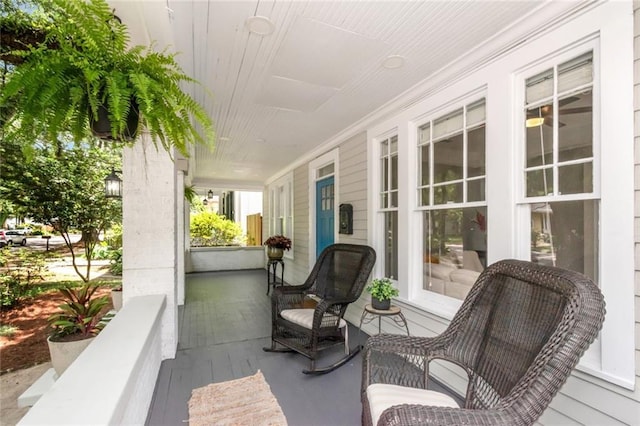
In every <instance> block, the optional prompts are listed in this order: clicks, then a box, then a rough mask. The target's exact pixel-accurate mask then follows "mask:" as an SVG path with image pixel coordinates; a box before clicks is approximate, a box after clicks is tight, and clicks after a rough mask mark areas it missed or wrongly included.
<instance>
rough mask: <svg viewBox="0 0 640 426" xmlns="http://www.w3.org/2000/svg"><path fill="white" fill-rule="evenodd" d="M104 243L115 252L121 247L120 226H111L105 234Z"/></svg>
mask: <svg viewBox="0 0 640 426" xmlns="http://www.w3.org/2000/svg"><path fill="white" fill-rule="evenodd" d="M104 242H105V243H106V244H107V245H108V246H109V247H111V248H112V249H114V250H116V249H119V248H121V247H122V225H121V224H119V223H118V224H115V225H113V226H112V227H111V228H110V229H109V230H108V231H107V232H106V233H105V239H104Z"/></svg>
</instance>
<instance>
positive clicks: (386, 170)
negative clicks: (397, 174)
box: [380, 158, 389, 191]
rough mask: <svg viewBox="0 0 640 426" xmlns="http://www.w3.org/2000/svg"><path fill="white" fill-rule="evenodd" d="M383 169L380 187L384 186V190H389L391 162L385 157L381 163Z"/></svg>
mask: <svg viewBox="0 0 640 426" xmlns="http://www.w3.org/2000/svg"><path fill="white" fill-rule="evenodd" d="M380 166H381V170H382V174H381V175H380V179H381V181H380V187H381V188H382V190H383V191H388V190H389V168H388V167H389V164H388V163H387V161H386V159H385V158H383V159H382V163H381V165H380Z"/></svg>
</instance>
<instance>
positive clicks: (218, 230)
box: [189, 212, 246, 246]
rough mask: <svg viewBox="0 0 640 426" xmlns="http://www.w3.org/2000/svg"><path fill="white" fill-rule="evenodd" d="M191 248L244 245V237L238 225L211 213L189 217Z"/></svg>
mask: <svg viewBox="0 0 640 426" xmlns="http://www.w3.org/2000/svg"><path fill="white" fill-rule="evenodd" d="M189 229H190V232H191V245H192V246H230V245H241V244H244V242H245V240H246V237H245V236H244V235H243V233H242V228H241V227H240V225H238V224H237V223H235V222H234V221H232V220H229V219H227V218H225V217H224V216H221V215H219V214H217V213H213V212H201V213H196V214H194V215H193V216H191V224H190V227H189Z"/></svg>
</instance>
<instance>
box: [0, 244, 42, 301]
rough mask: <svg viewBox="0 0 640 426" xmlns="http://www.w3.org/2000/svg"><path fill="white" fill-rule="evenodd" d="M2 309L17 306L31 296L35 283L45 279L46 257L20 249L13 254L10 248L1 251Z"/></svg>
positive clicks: (0, 294) (0, 295)
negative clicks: (43, 275)
mask: <svg viewBox="0 0 640 426" xmlns="http://www.w3.org/2000/svg"><path fill="white" fill-rule="evenodd" d="M0 266H1V269H2V278H0V308H2V309H9V308H12V307H14V306H17V305H18V304H20V302H22V301H23V300H24V299H25V298H26V297H28V296H29V295H30V292H31V286H32V285H33V283H35V282H37V281H40V280H42V279H43V277H42V274H43V273H44V272H45V270H46V266H45V261H44V255H43V254H41V253H38V252H34V251H29V250H26V249H20V250H18V251H17V252H14V253H12V252H11V251H10V250H9V249H8V248H4V249H3V250H2V251H0Z"/></svg>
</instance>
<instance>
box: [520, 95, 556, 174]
mask: <svg viewBox="0 0 640 426" xmlns="http://www.w3.org/2000/svg"><path fill="white" fill-rule="evenodd" d="M537 119H539V120H540V121H538V122H536V121H535V120H537ZM526 130H527V132H526V138H527V140H526V144H527V167H535V166H542V165H545V164H551V163H552V162H553V105H551V104H547V105H543V106H540V107H537V108H531V109H528V110H527V122H526Z"/></svg>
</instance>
